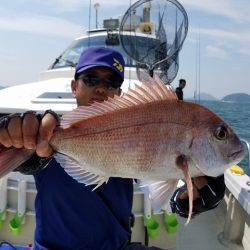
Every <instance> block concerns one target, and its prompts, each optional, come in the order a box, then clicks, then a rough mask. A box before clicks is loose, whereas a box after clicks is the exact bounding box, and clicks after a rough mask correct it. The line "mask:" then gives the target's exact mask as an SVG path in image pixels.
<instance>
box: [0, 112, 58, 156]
mask: <svg viewBox="0 0 250 250" xmlns="http://www.w3.org/2000/svg"><path fill="white" fill-rule="evenodd" d="M57 124H58V121H57V119H56V118H55V117H54V116H53V115H52V114H50V113H46V114H45V116H44V117H43V118H42V120H41V121H40V122H39V119H38V118H37V116H36V115H35V114H34V113H32V112H27V113H25V114H24V116H23V118H21V116H20V115H13V116H11V117H10V118H9V121H8V122H7V124H4V125H5V126H3V124H2V126H1V127H0V143H1V144H2V145H4V146H5V147H7V148H9V147H12V146H13V147H15V148H26V149H33V150H35V151H36V153H37V155H38V156H40V157H48V156H50V155H52V153H53V150H52V148H51V147H50V145H49V143H48V142H49V140H50V138H51V137H52V135H53V131H54V129H55V127H56V125H57Z"/></svg>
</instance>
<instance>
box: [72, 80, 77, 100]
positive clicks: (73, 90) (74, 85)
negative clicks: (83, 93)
mask: <svg viewBox="0 0 250 250" xmlns="http://www.w3.org/2000/svg"><path fill="white" fill-rule="evenodd" d="M76 89H77V81H75V80H72V81H71V91H72V94H73V97H74V98H76Z"/></svg>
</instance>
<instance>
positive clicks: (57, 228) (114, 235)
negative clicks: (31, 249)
mask: <svg viewBox="0 0 250 250" xmlns="http://www.w3.org/2000/svg"><path fill="white" fill-rule="evenodd" d="M34 177H35V181H36V187H37V196H36V201H35V208H36V230H35V249H36V250H37V249H39V250H41V249H46V248H48V249H53V250H54V249H60V250H62V249H74V250H76V249H87V250H92V249H93V250H95V249H96V250H97V249H98V250H101V249H110V250H115V249H119V248H120V247H121V245H122V244H123V243H124V242H126V241H127V240H128V239H129V237H130V235H131V231H130V226H129V218H130V215H131V210H132V200H133V182H132V180H131V179H122V178H110V179H109V181H108V183H107V184H103V185H102V186H101V187H99V188H98V189H96V190H95V191H92V189H93V187H94V186H87V187H86V186H85V185H84V184H80V183H78V182H77V181H75V180H74V179H73V178H71V177H70V176H69V175H68V174H67V173H66V172H65V171H64V170H63V168H62V167H61V166H60V164H59V163H57V162H56V161H55V160H54V159H53V160H52V161H51V162H50V164H49V165H48V166H47V167H46V168H45V169H43V170H42V171H40V172H39V173H38V174H36V175H35V176H34Z"/></svg>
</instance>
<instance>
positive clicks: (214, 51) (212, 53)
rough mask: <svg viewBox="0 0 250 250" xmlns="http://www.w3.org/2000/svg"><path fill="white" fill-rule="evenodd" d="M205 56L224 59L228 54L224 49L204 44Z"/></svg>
mask: <svg viewBox="0 0 250 250" xmlns="http://www.w3.org/2000/svg"><path fill="white" fill-rule="evenodd" d="M206 56H207V57H212V58H217V59H222V60H225V59H227V58H228V54H227V52H226V51H225V50H224V49H221V48H218V47H214V46H211V45H208V46H206Z"/></svg>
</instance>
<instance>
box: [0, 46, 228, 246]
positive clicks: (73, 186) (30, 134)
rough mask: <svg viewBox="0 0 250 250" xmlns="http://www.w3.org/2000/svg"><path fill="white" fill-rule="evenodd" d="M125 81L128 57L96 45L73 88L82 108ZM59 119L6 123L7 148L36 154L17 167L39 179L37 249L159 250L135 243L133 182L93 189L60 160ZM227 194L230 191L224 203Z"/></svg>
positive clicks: (2, 139)
mask: <svg viewBox="0 0 250 250" xmlns="http://www.w3.org/2000/svg"><path fill="white" fill-rule="evenodd" d="M123 80H124V59H123V57H122V55H121V54H120V53H119V52H117V51H115V50H112V49H109V48H102V47H91V48H88V49H86V50H85V51H84V52H83V53H82V54H81V56H80V58H79V61H78V64H77V66H76V70H75V75H74V79H73V80H72V82H71V89H72V93H73V96H74V97H75V98H76V102H77V105H78V106H86V105H91V104H92V103H93V102H103V101H104V100H107V99H108V97H111V98H113V97H114V96H115V95H120V94H121V85H122V83H123ZM59 120H60V119H59V117H58V115H57V114H56V113H55V112H53V111H51V110H48V111H46V112H45V113H44V115H43V116H42V117H40V116H39V115H37V114H36V113H35V112H32V111H28V112H25V113H24V114H22V115H20V114H15V115H10V116H6V117H4V119H2V120H1V122H0V143H1V144H2V145H4V146H5V147H8V148H9V147H12V146H13V147H16V148H26V149H35V150H36V154H34V155H33V156H32V157H31V158H30V159H29V160H27V161H26V162H25V163H23V164H22V165H21V166H19V167H18V169H17V171H19V172H21V173H24V174H33V175H34V178H35V183H36V188H37V196H36V202H35V209H36V230H35V239H34V249H36V250H41V249H43V250H45V249H60V250H62V249H94V250H95V249H96V250H97V249H98V250H99V249H108V250H109V249H110V250H115V249H159V248H155V247H150V248H148V247H146V246H143V245H138V244H135V243H130V237H131V228H130V226H131V223H130V218H131V213H132V201H133V180H132V179H125V178H110V179H109V181H108V183H107V184H103V185H102V186H101V187H99V188H98V189H96V190H95V191H92V189H93V187H92V186H84V184H81V183H78V182H77V181H76V180H74V179H73V178H71V177H70V176H69V175H68V174H67V173H66V172H65V171H64V170H63V168H62V167H61V166H60V164H59V163H57V162H56V161H55V159H54V158H53V155H52V154H53V150H52V148H51V147H50V145H49V143H48V142H49V140H50V138H51V137H52V135H53V131H54V129H55V128H56V126H57V125H58V124H59ZM197 180H198V179H197ZM203 184H204V183H203ZM205 184H206V183H205ZM223 194H224V190H223V192H221V196H220V199H222V197H223ZM181 198H184V199H182V200H185V201H186V200H187V197H181ZM179 200H180V199H179V197H178V199H177V200H176V199H174V200H173V202H172V204H173V205H172V206H173V207H175V208H176V210H177V212H178V213H179V214H180V215H181V216H185V215H186V207H185V206H184V207H182V206H177V202H178V201H179ZM181 209H183V211H182V210H181ZM206 209H207V208H206V207H204V206H203V207H202V204H199V207H198V209H196V206H194V211H195V213H200V212H203V211H205V210H206ZM187 210H188V209H187Z"/></svg>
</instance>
